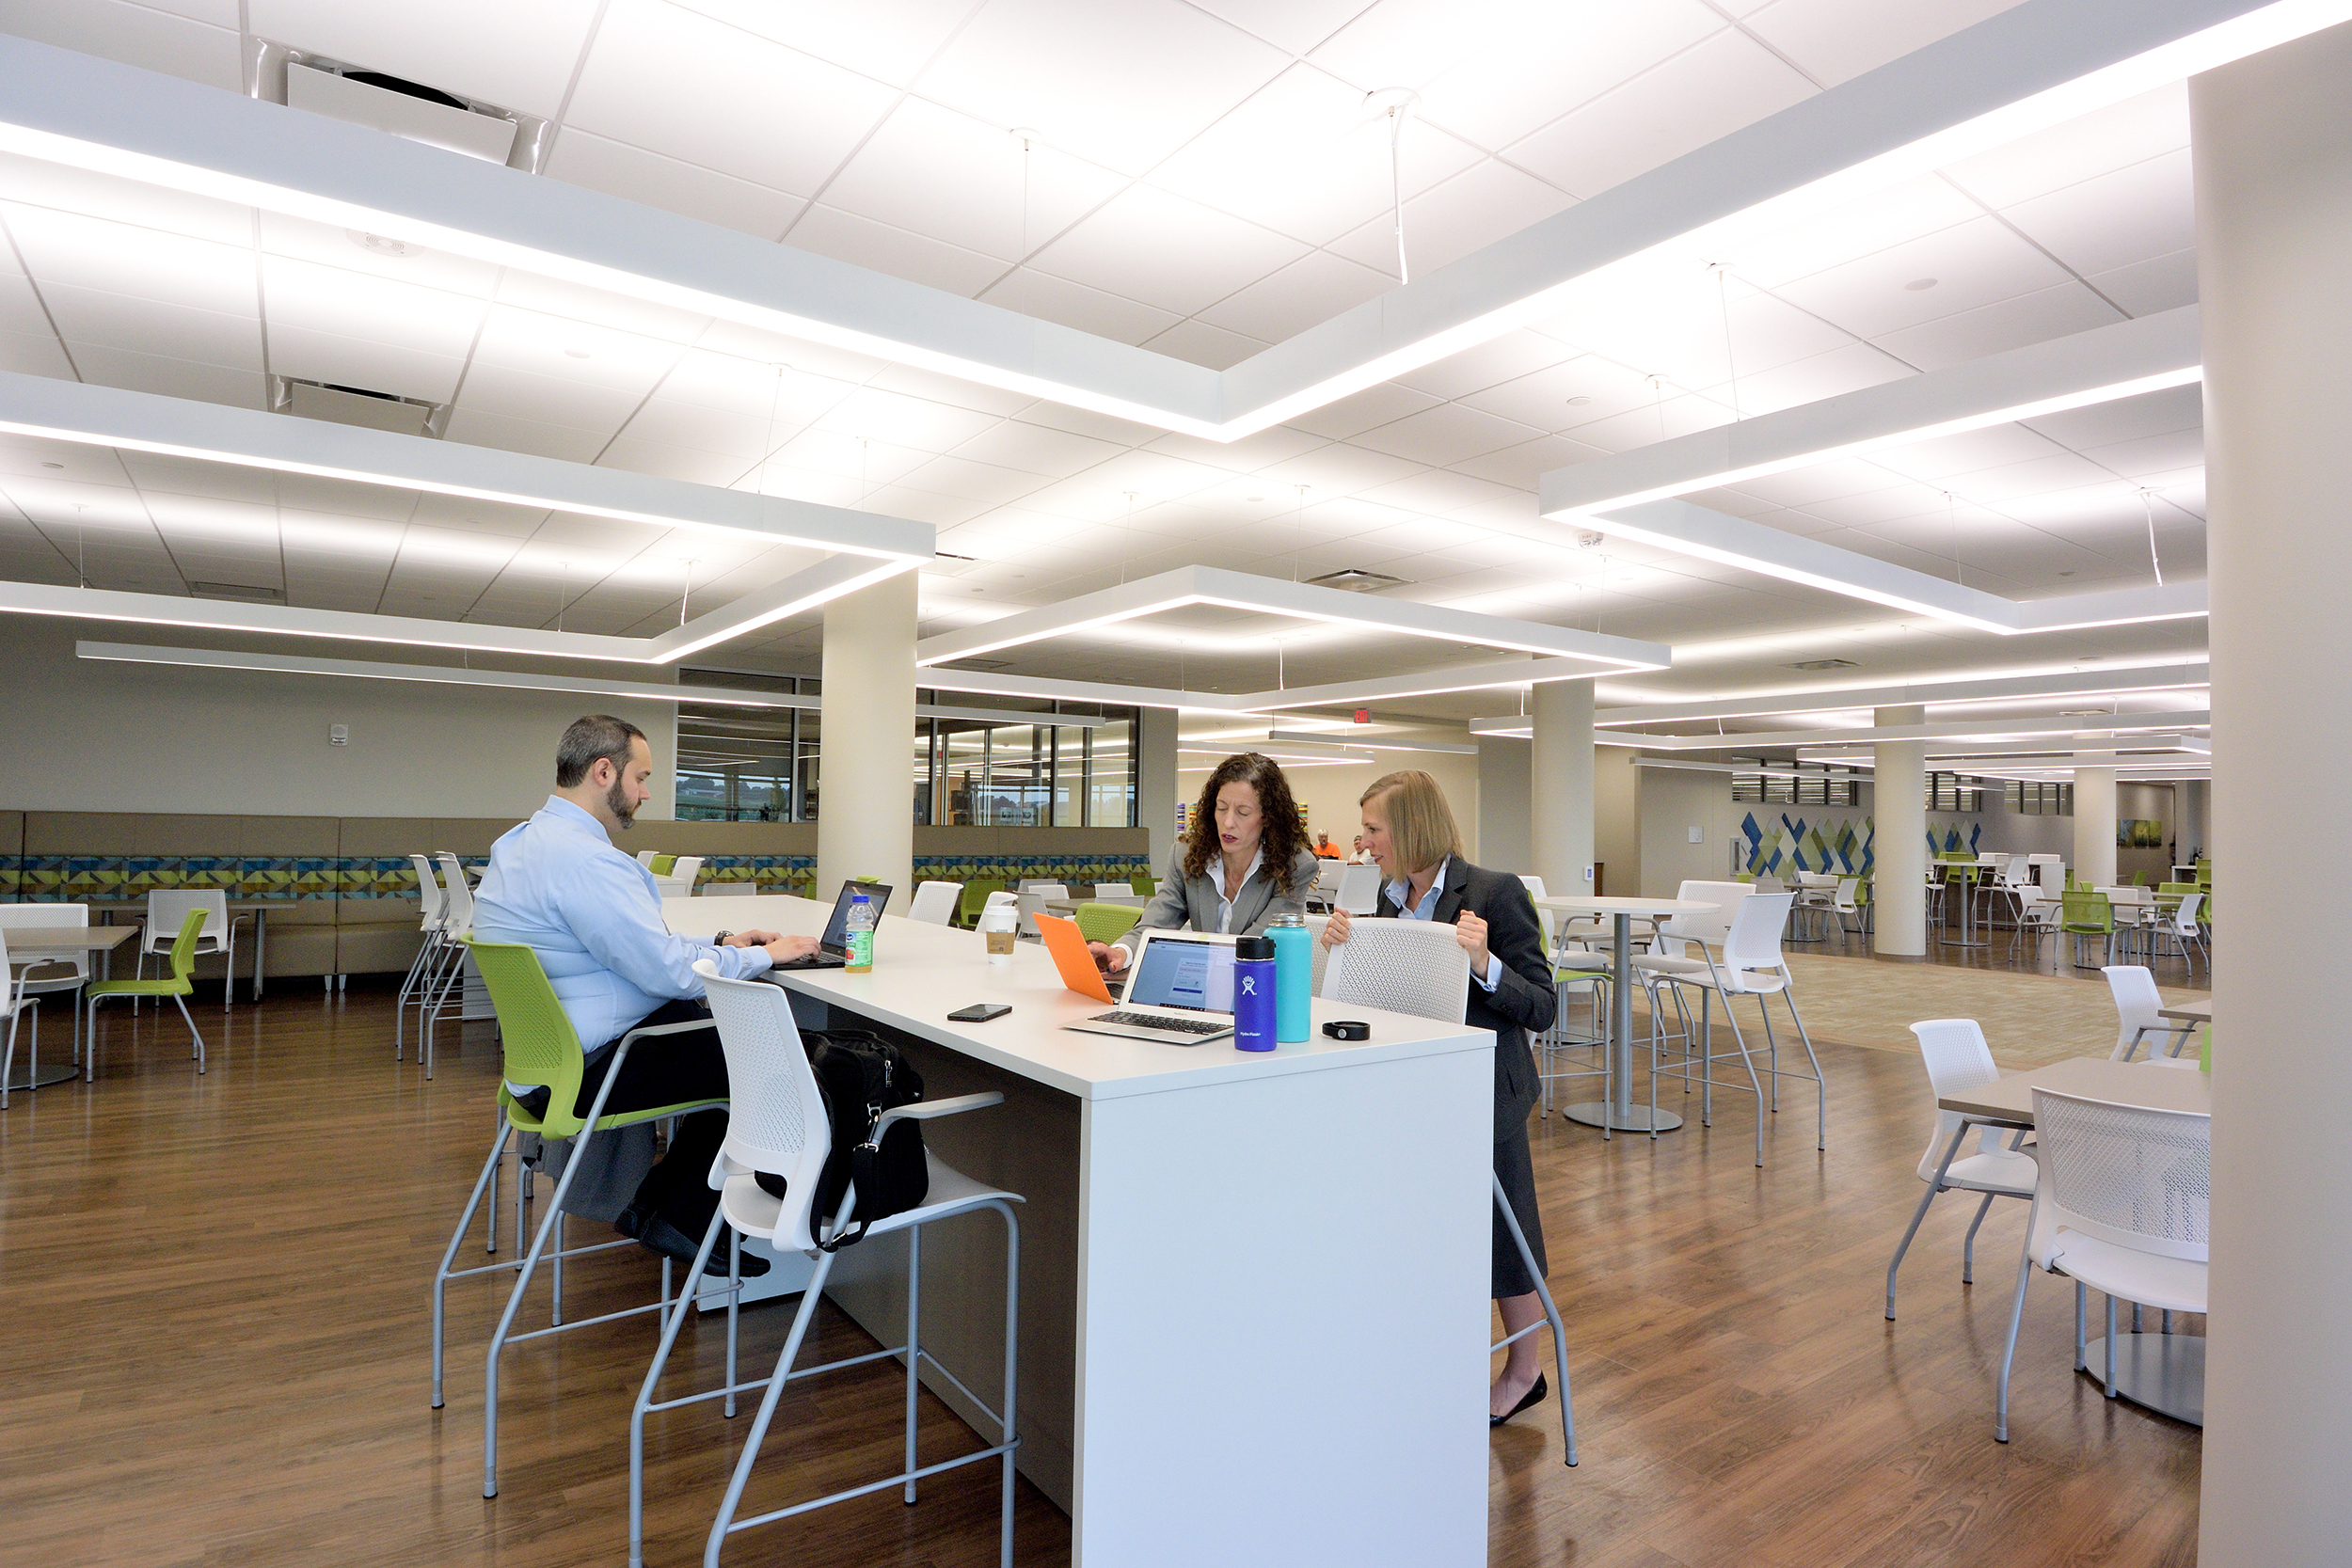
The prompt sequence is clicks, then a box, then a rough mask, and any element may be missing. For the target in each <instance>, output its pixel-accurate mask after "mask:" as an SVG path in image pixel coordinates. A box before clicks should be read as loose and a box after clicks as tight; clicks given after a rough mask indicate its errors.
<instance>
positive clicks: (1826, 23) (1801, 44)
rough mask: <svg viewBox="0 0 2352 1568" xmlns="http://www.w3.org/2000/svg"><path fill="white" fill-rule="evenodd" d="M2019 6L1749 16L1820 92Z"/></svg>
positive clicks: (1973, 0)
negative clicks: (1815, 84)
mask: <svg viewBox="0 0 2352 1568" xmlns="http://www.w3.org/2000/svg"><path fill="white" fill-rule="evenodd" d="M2016 3H2017V0H1902V4H1900V5H1898V6H1889V5H1886V4H1884V3H1883V0H1772V4H1771V5H1767V6H1760V7H1757V8H1756V9H1754V10H1752V11H1750V12H1749V14H1748V15H1747V17H1746V19H1745V21H1746V24H1747V25H1748V27H1749V28H1750V29H1752V30H1753V31H1754V32H1755V33H1756V36H1757V37H1759V38H1761V39H1763V40H1764V41H1765V42H1767V43H1768V44H1770V45H1772V48H1774V49H1775V50H1778V51H1779V52H1780V53H1781V54H1782V55H1786V56H1787V57H1788V58H1789V59H1790V60H1792V61H1794V62H1795V63H1796V65H1797V66H1798V68H1799V69H1800V70H1802V71H1804V73H1805V74H1806V75H1808V76H1810V77H1811V78H1813V80H1815V81H1816V82H1819V83H1820V85H1821V86H1823V87H1835V86H1836V85H1837V84H1838V83H1840V82H1843V81H1845V80H1847V79H1848V78H1850V77H1853V76H1859V75H1861V74H1862V73H1863V72H1864V71H1868V70H1871V69H1873V68H1874V67H1877V66H1882V65H1884V64H1885V63H1886V62H1887V61H1889V60H1891V59H1894V58H1896V57H1898V56H1899V55H1907V54H1909V53H1911V51H1913V50H1915V49H1917V48H1920V47H1922V46H1924V45H1926V44H1930V43H1933V42H1934V41H1935V40H1937V39H1940V38H1944V37H1947V36H1948V35H1950V34H1952V33H1957V32H1959V31H1960V30H1961V29H1962V28H1963V27H1972V26H1974V25H1976V24H1978V23H1979V22H1982V21H1983V20H1984V19H1985V18H1986V17H1988V16H1993V15H1994V14H1996V13H1998V12H2000V11H2005V10H2007V9H2009V8H2010V7H2011V6H2013V5H2015V4H2016Z"/></svg>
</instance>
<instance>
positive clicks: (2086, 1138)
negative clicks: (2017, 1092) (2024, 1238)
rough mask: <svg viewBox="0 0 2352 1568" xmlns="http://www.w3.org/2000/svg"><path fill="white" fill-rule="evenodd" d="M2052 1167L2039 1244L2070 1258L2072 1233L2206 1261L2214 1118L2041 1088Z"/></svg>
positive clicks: (2038, 1114)
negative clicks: (2067, 1234)
mask: <svg viewBox="0 0 2352 1568" xmlns="http://www.w3.org/2000/svg"><path fill="white" fill-rule="evenodd" d="M2033 1120H2034V1142H2035V1144H2036V1146H2037V1147H2038V1148H2039V1149H2040V1158H2041V1164H2042V1198H2041V1202H2042V1212H2041V1213H2040V1215H2039V1216H2038V1217H2037V1219H2036V1223H2035V1227H2034V1250H2035V1252H2036V1254H2037V1255H2038V1256H2040V1257H2041V1258H2042V1259H2043V1266H2044V1267H2047V1266H2049V1264H2050V1263H2051V1262H2055V1261H2059V1260H2062V1259H2064V1257H2065V1251H2066V1238H2065V1235H2064V1232H2066V1231H2069V1230H2074V1231H2079V1232H2080V1233H2081V1234H2083V1235H2086V1236H2090V1237H2094V1238H2096V1239H2097V1240H2099V1241H2102V1242H2108V1243H2113V1244H2115V1245H2117V1246H2122V1247H2130V1248H2132V1249H2133V1250H2135V1251H2138V1252H2146V1253H2153V1254H2154V1255H2155V1256H2157V1257H2159V1258H2177V1259H2183V1260H2184V1261H2186V1262H2192V1263H2202V1262H2205V1261H2206V1260H2207V1259H2206V1248H2207V1246H2208V1244H2209V1243H2210V1242H2211V1240H2212V1237H2211V1228H2210V1223H2209V1222H2210V1219H2211V1208H2212V1203H2213V1118H2212V1117H2208V1116H2200V1115H2198V1114H2197V1113H2195V1112H2193V1111H2158V1110H2153V1109H2151V1108H2149V1107H2147V1106H2142V1105H2117V1104H2112V1103H2110V1102H2109V1101H2104V1100H2087V1099H2084V1098H2082V1097H2081V1096H2079V1095H2071V1094H2053V1093H2051V1092H2050V1091H2049V1090H2047V1089H2036V1090H2034V1091H2033Z"/></svg>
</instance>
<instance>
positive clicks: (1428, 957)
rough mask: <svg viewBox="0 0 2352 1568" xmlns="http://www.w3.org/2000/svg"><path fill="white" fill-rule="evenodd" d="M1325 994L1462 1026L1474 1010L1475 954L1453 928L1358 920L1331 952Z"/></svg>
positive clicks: (1425, 922) (1428, 922)
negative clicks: (1472, 966) (1472, 963)
mask: <svg viewBox="0 0 2352 1568" xmlns="http://www.w3.org/2000/svg"><path fill="white" fill-rule="evenodd" d="M1323 994H1324V996H1325V997H1327V999H1329V1000H1330V1001H1333V1002H1354V1003H1357V1004H1359V1005H1360V1006H1366V1007H1378V1008H1380V1009H1381V1010H1382V1011H1384V1012H1391V1013H1410V1014H1412V1015H1413V1016H1414V1017H1415V1018H1426V1019H1431V1020H1434V1021H1435V1022H1439V1023H1459V1022H1462V1020H1463V1018H1464V1017H1465V1016H1466V1014H1467V1013H1468V1011H1469V1008H1470V954H1469V952H1468V951H1466V950H1465V949H1464V948H1463V946H1462V944H1461V943H1460V942H1457V941H1455V940H1454V927H1451V926H1443V925H1439V924H1438V922H1436V921H1433V920H1359V921H1356V922H1354V923H1353V924H1351V925H1350V926H1349V927H1348V932H1347V940H1346V941H1345V942H1342V943H1340V944H1339V946H1337V947H1335V948H1333V949H1332V950H1331V961H1330V965H1329V967H1327V969H1326V970H1325V971H1324V972H1323Z"/></svg>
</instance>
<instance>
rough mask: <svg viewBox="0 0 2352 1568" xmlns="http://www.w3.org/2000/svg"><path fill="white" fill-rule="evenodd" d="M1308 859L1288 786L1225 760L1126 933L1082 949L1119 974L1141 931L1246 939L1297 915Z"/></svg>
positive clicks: (1256, 767) (1267, 766)
mask: <svg viewBox="0 0 2352 1568" xmlns="http://www.w3.org/2000/svg"><path fill="white" fill-rule="evenodd" d="M1314 879H1315V852H1314V851H1313V850H1312V849H1311V848H1310V847H1308V845H1307V830H1306V829H1305V827H1303V826H1302V825H1301V824H1300V823H1299V820H1298V803H1297V802H1296V801H1295V800H1292V799H1291V786H1290V781H1289V780H1288V779H1285V778H1284V777H1282V769H1281V768H1279V767H1277V766H1276V765H1275V764H1274V763H1273V762H1272V761H1271V760H1270V759H1268V758H1266V757H1262V756H1260V755H1259V754H1258V753H1257V752H1243V753H1241V754H1240V755H1239V756H1231V757H1227V758H1226V759H1225V760H1224V761H1223V762H1220V763H1218V764H1217V765H1216V770H1215V771H1213V772H1211V773H1210V775H1209V782H1208V783H1207V784H1202V785H1201V786H1200V803H1199V804H1198V805H1196V806H1194V807H1193V809H1192V828H1191V831H1190V832H1187V833H1186V834H1185V835H1184V843H1183V844H1182V845H1180V846H1179V847H1177V851H1176V858H1175V860H1174V862H1173V863H1170V864H1169V866H1168V877H1167V879H1165V880H1163V881H1162V882H1161V883H1160V890H1159V891H1158V892H1157V893H1155V894H1153V895H1152V902H1151V905H1150V906H1149V907H1148V908H1146V909H1145V910H1144V911H1143V918H1142V919H1141V920H1140V921H1138V922H1137V923H1136V927H1135V929H1134V930H1132V931H1129V932H1128V933H1127V934H1126V935H1125V936H1123V937H1121V938H1120V939H1119V941H1118V942H1111V943H1104V942H1089V943H1087V946H1088V948H1089V950H1091V951H1092V953H1093V954H1094V961H1095V962H1096V963H1099V964H1101V965H1102V966H1103V967H1104V969H1107V970H1109V971H1110V972H1111V973H1112V974H1117V973H1118V972H1119V971H1120V970H1122V969H1124V968H1126V967H1127V964H1128V961H1129V960H1130V959H1132V958H1134V957H1135V956H1136V947H1137V946H1138V945H1139V944H1140V943H1141V942H1142V941H1143V933H1144V932H1145V931H1154V930H1156V931H1181V930H1183V929H1184V928H1186V927H1190V928H1191V929H1193V930H1196V931H1223V932H1226V933H1229V934H1231V935H1232V936H1237V937H1238V936H1248V935H1250V934H1252V933H1254V932H1258V931H1263V930H1264V929H1265V928H1266V927H1267V926H1268V925H1269V924H1271V923H1272V922H1273V919H1274V917H1275V916H1276V915H1278V914H1304V913H1305V912H1306V911H1307V890H1308V889H1309V888H1310V887H1311V886H1313V885H1314Z"/></svg>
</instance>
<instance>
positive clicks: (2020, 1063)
mask: <svg viewBox="0 0 2352 1568" xmlns="http://www.w3.org/2000/svg"><path fill="white" fill-rule="evenodd" d="M1788 967H1789V971H1790V973H1791V974H1794V975H1795V976H1796V990H1797V1006H1798V1007H1799V1008H1800V1009H1801V1010H1802V1011H1803V1012H1804V1022H1805V1028H1806V1029H1807V1030H1809V1031H1810V1032H1811V1033H1812V1035H1813V1037H1815V1038H1816V1039H1829V1040H1836V1041H1839V1042H1840V1043H1842V1044H1846V1045H1861V1046H1868V1047H1871V1048H1873V1049H1875V1050H1881V1051H1899V1052H1902V1053H1906V1054H1908V1053H1913V1052H1915V1051H1916V1050H1917V1049H1918V1043H1917V1041H1916V1040H1915V1039H1914V1038H1913V1037H1912V1034H1911V1030H1910V1028H1909V1025H1910V1024H1912V1023H1915V1022H1918V1021H1920V1020H1922V1019H1930V1018H1973V1019H1975V1020H1976V1021H1977V1022H1979V1024H1981V1025H1982V1026H1983V1028H1984V1037H1985V1041H1986V1043H1987V1044H1989V1045H1991V1046H1992V1048H1993V1056H1994V1060H1995V1061H1997V1062H1999V1063H2000V1064H2001V1065H2002V1066H2003V1067H2017V1068H2032V1067H2041V1066H2043V1065H2045V1064H2047V1063H2050V1062H2058V1061H2063V1060H2065V1059H2066V1058H2068V1057H2070V1056H2104V1055H2106V1053H2108V1052H2109V1051H2111V1050H2112V1049H2114V1046H2115V1032H2116V1021H2115V1004H2114V1002H2113V1001H2112V1000H2111V999H2110V998H2109V996H2108V994H2107V987H2106V981H2105V980H2103V979H2101V978H2100V976H2099V975H2098V974H2097V972H2095V971H2088V972H2086V973H2085V974H2084V975H2083V977H2082V978H2080V979H2075V978H2073V977H2071V976H2056V975H2049V974H2021V973H2019V972H2017V971H2014V970H2000V969H1959V968H1952V967H1948V966H1946V965H1943V964H1932V963H1926V964H1899V963H1880V962H1877V961H1875V960H1873V959H1870V958H1834V957H1828V956H1823V955H1817V954H1811V953H1790V954H1788ZM2157 989H2158V990H2160V991H2162V993H2163V994H2164V997H2165V999H2166V1000H2167V1001H2190V1000H2194V1001H2203V1000H2205V999H2206V998H2207V997H2208V996H2210V995H2211V993H2210V992H2208V991H2204V990H2183V989H2180V988H2177V987H2172V986H2160V987H2158V988H2157ZM1741 1008H1742V1010H1741V1013H1740V1022H1741V1024H1742V1025H1743V1026H1744V1025H1745V1024H1746V1023H1747V1021H1748V1019H1749V1018H1750V1017H1751V1016H1753V1014H1754V1011H1755V1008H1754V1006H1753V1004H1749V1003H1742V1004H1741ZM1775 1011H1777V1006H1775Z"/></svg>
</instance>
